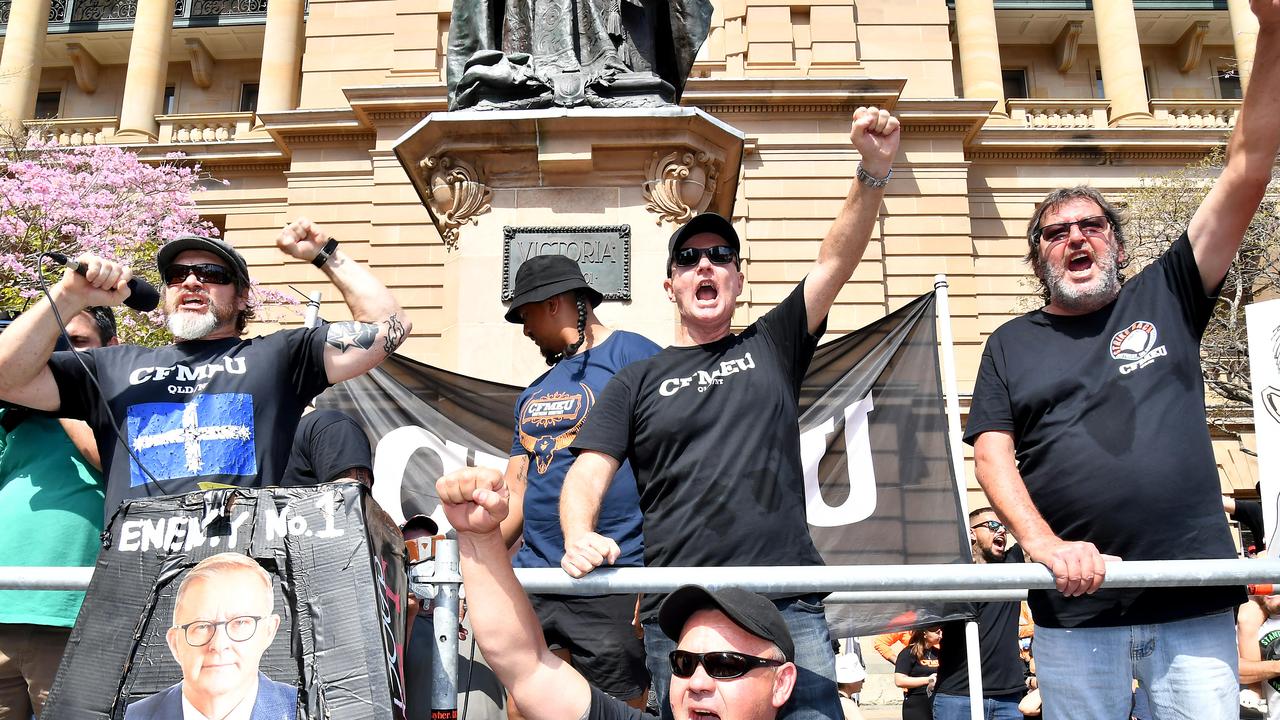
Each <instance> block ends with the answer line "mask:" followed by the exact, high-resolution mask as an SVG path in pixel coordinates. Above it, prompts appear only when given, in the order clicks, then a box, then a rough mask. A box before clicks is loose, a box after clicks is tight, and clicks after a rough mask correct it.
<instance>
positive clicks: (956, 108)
mask: <svg viewBox="0 0 1280 720" xmlns="http://www.w3.org/2000/svg"><path fill="white" fill-rule="evenodd" d="M993 107H995V102H994V101H992V100H965V99H959V98H945V99H938V100H923V99H910V100H902V101H901V102H899V103H898V106H897V108H896V111H895V114H896V115H897V116H898V120H899V121H901V122H902V129H903V132H905V133H907V134H909V135H920V134H928V135H960V136H962V137H963V138H964V141H965V142H966V143H968V142H969V141H970V140H971V139H972V138H973V137H974V136H975V135H977V134H978V132H979V131H980V130H982V126H983V124H984V123H986V121H987V119H988V118H990V117H991V109H992V108H993Z"/></svg>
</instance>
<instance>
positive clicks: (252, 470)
mask: <svg viewBox="0 0 1280 720" xmlns="http://www.w3.org/2000/svg"><path fill="white" fill-rule="evenodd" d="M327 331H328V326H327V325H323V324H322V325H320V326H319V327H316V328H306V329H299V330H282V331H279V332H275V333H272V334H270V335H266V336H262V337H256V338H252V339H240V338H227V339H223V340H194V341H190V342H181V343H177V344H175V345H169V346H166V347H162V348H154V349H151V348H142V347H137V346H135V345H115V346H112V347H106V348H100V349H96V350H89V351H87V352H83V353H76V352H74V351H68V352H56V353H54V354H53V356H52V357H51V358H50V359H49V369H50V370H52V371H53V377H54V380H55V381H56V382H57V384H58V392H59V393H60V396H61V401H62V406H61V408H60V410H59V411H58V414H59V415H61V416H64V417H72V418H77V419H80V420H85V421H86V422H88V423H89V425H90V426H92V427H93V430H94V434H95V435H96V436H97V438H98V449H99V452H101V454H102V466H103V468H104V469H105V475H106V478H107V491H106V492H107V498H106V513H107V516H108V517H110V515H111V513H113V512H114V511H115V509H116V507H117V506H118V505H119V504H120V503H121V502H122V501H124V500H126V499H129V498H136V497H146V496H155V495H175V494H180V493H185V492H191V491H194V490H200V489H201V487H200V484H201V483H206V482H208V483H219V484H224V485H238V486H242V487H264V486H267V485H276V484H279V481H280V475H281V473H282V472H283V471H284V468H285V464H286V461H287V460H288V458H289V448H290V447H291V446H292V445H293V435H294V430H295V429H296V428H297V427H298V419H299V418H300V417H301V416H302V410H303V408H304V407H305V406H306V404H307V403H308V402H310V401H311V399H312V398H314V397H315V396H316V394H318V393H319V392H320V391H321V390H323V389H325V388H326V387H328V385H329V382H328V375H327V373H326V372H325V369H324V338H325V333H326V332H327ZM77 355H78V357H79V359H83V360H84V361H85V365H84V366H82V365H81V364H80V363H79V362H78V360H77ZM86 367H87V371H86ZM89 375H92V376H93V377H94V378H96V379H97V381H98V387H101V395H99V389H98V387H95V386H94V384H93V383H92V382H91V381H90V379H89ZM102 398H106V400H107V404H109V405H110V408H111V414H112V415H114V419H115V423H117V424H115V425H113V424H112V419H111V417H110V416H108V414H107V412H106V410H105V409H104V405H103V402H102ZM117 434H119V436H120V437H121V438H123V439H124V441H125V442H127V443H128V444H129V447H130V448H132V449H133V452H134V454H135V455H136V456H137V460H135V459H133V458H132V457H130V456H129V454H128V453H126V452H124V450H123V449H122V448H121V447H120V445H119V443H118V442H117V440H116V436H117ZM139 461H140V462H141V464H139Z"/></svg>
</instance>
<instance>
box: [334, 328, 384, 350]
mask: <svg viewBox="0 0 1280 720" xmlns="http://www.w3.org/2000/svg"><path fill="white" fill-rule="evenodd" d="M377 339H378V326H377V325H375V324H373V323H362V322H340V323H334V324H332V325H330V326H329V334H328V336H327V337H325V339H324V341H325V342H326V343H328V344H329V345H332V346H333V347H336V348H338V352H346V351H347V350H348V349H350V348H353V347H354V348H359V349H361V350H368V349H369V348H371V347H373V342H374V341H375V340H377Z"/></svg>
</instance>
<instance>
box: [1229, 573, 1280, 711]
mask: <svg viewBox="0 0 1280 720" xmlns="http://www.w3.org/2000/svg"><path fill="white" fill-rule="evenodd" d="M1236 633H1237V641H1238V645H1239V655H1238V662H1239V664H1240V684H1242V685H1248V686H1250V687H1252V688H1258V689H1260V691H1261V694H1262V699H1264V700H1265V702H1258V701H1256V700H1254V699H1253V698H1249V702H1247V703H1246V702H1243V701H1242V702H1241V717H1244V716H1245V714H1246V713H1251V714H1252V716H1253V717H1265V718H1266V719H1267V720H1280V595H1251V596H1250V597H1249V599H1248V600H1246V601H1245V602H1244V604H1243V605H1241V606H1240V611H1239V613H1238V614H1237V616H1236ZM1259 686H1261V687H1260V688H1259ZM1257 692H1258V690H1255V694H1256V693H1257ZM1264 712H1265V714H1263V713H1264Z"/></svg>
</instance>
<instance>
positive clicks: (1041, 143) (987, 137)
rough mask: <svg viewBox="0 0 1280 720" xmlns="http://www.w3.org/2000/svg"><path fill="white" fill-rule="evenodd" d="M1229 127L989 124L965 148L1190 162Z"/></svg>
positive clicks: (975, 156)
mask: <svg viewBox="0 0 1280 720" xmlns="http://www.w3.org/2000/svg"><path fill="white" fill-rule="evenodd" d="M1227 134H1228V131H1227V130H1225V129H1222V130H1218V129H1192V128H1171V127H1163V128H1162V127H1142V128H1135V127H1116V128H1094V129H1049V128H1021V127H1009V126H989V127H986V128H984V129H983V130H982V131H981V132H979V133H978V134H977V135H976V136H975V137H974V138H973V140H972V141H970V142H969V143H968V144H967V146H966V148H965V157H966V158H968V159H970V160H1043V161H1055V160H1057V161H1060V160H1073V161H1079V162H1087V163H1092V164H1098V165H1107V164H1112V163H1115V162H1130V161H1157V162H1166V161H1174V162H1189V161H1193V160H1196V159H1199V158H1201V157H1203V156H1204V155H1205V154H1206V153H1208V152H1209V151H1211V150H1213V149H1214V148H1215V147H1221V146H1222V145H1224V144H1225V143H1226V140H1227Z"/></svg>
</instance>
